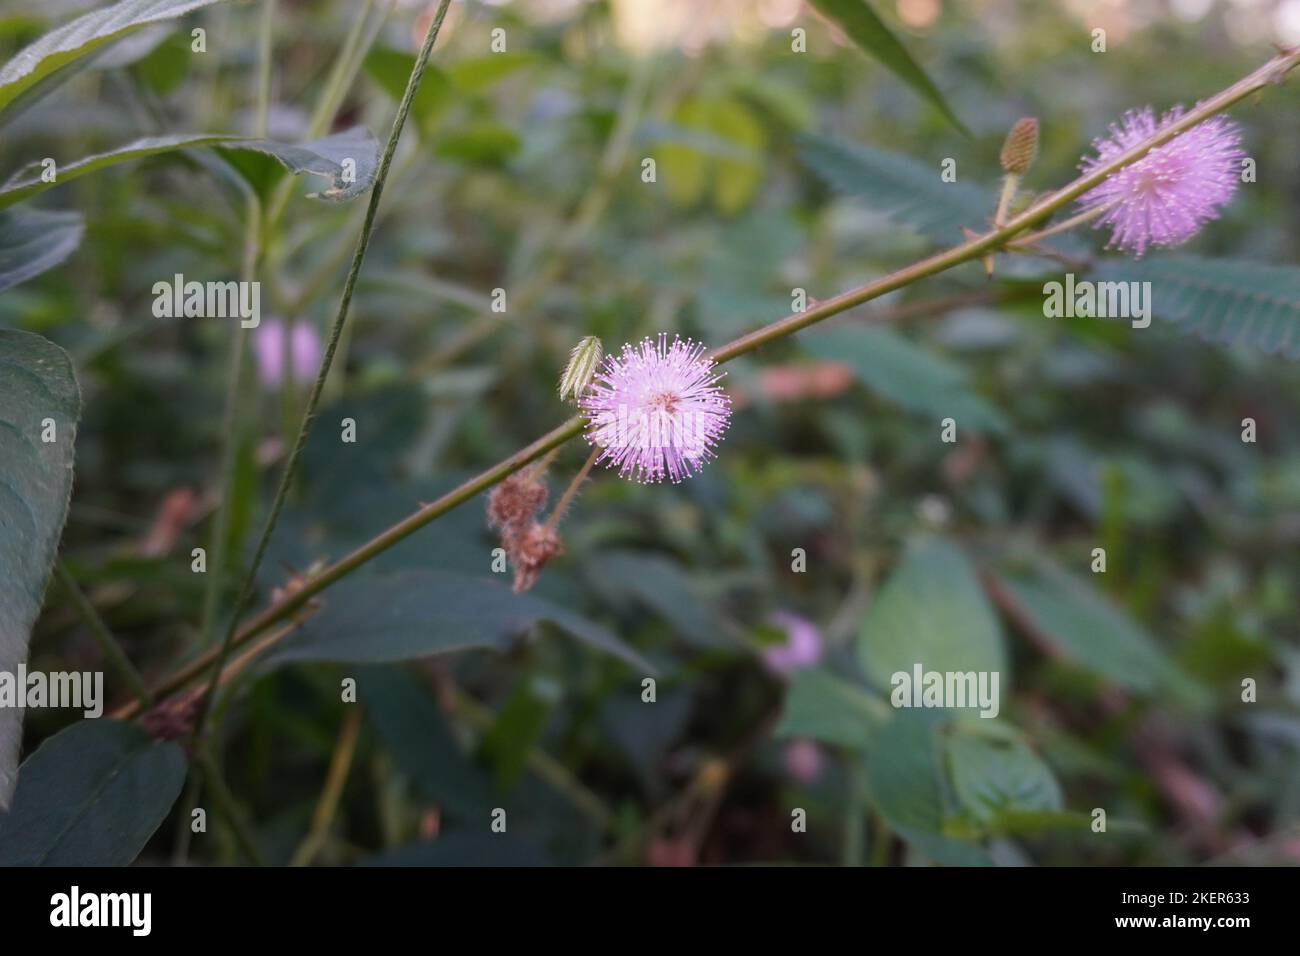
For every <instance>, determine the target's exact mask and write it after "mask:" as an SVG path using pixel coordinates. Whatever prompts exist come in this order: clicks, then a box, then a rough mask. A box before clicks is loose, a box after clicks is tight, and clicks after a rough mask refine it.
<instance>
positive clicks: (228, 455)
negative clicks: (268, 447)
mask: <svg viewBox="0 0 1300 956" xmlns="http://www.w3.org/2000/svg"><path fill="white" fill-rule="evenodd" d="M247 208H248V212H247V215H246V217H245V229H244V261H243V265H242V266H241V267H240V270H239V278H240V281H242V282H246V283H247V282H252V281H253V280H254V278H255V277H256V273H257V262H258V258H259V257H260V254H261V242H260V237H261V206H260V204H259V203H258V201H257V197H256V196H253V195H251V194H250V195H249V197H248V204H247ZM247 352H248V329H246V328H244V325H243V323H242V322H241V323H240V324H239V328H238V329H236V330H235V340H234V342H233V343H231V346H230V371H229V372H228V373H227V374H226V405H225V411H224V412H223V417H222V429H221V431H222V451H221V500H220V501H219V502H218V503H217V511H216V514H215V515H214V516H213V521H212V534H211V537H210V538H209V540H208V551H209V555H208V557H209V559H210V560H209V561H208V570H207V575H208V578H207V586H206V587H205V588H204V591H203V616H202V618H201V620H200V623H199V638H200V640H201V641H202V643H203V644H204V645H207V644H208V643H209V642H210V641H211V639H212V631H213V627H214V626H215V623H216V619H217V607H218V605H219V604H220V601H221V582H222V578H223V577H224V575H225V571H226V546H227V545H228V544H229V543H230V526H231V521H232V519H233V517H234V508H233V507H232V501H231V498H232V496H233V495H234V492H235V472H236V470H237V468H238V465H239V438H240V429H239V403H240V399H241V398H242V396H243V391H244V356H245V354H246V353H247Z"/></svg>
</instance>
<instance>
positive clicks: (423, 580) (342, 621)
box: [264, 569, 655, 674]
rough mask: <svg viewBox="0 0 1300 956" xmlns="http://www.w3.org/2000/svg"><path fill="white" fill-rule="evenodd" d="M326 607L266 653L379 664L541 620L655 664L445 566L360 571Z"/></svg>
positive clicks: (586, 627) (543, 604)
mask: <svg viewBox="0 0 1300 956" xmlns="http://www.w3.org/2000/svg"><path fill="white" fill-rule="evenodd" d="M322 600H323V602H324V604H325V606H324V607H323V608H322V609H321V610H320V612H319V613H318V614H317V615H316V616H314V617H313V618H311V620H309V621H308V622H307V623H306V624H305V625H304V626H303V627H302V628H301V629H300V630H298V631H297V632H295V633H294V634H292V635H291V636H290V637H288V638H286V639H285V640H284V641H283V642H281V643H280V644H277V645H276V646H275V647H274V648H273V649H272V650H271V651H270V652H269V653H268V654H267V656H266V659H265V662H264V663H265V666H267V667H271V666H275V665H279V664H286V663H291V662H298V661H335V662H344V663H354V662H356V663H360V662H365V663H381V662H392V661H404V660H412V659H415V658H420V657H427V656H430V655H433V654H447V653H451V652H454V651H464V650H471V649H475V648H479V649H486V650H498V651H500V650H505V649H506V648H508V647H509V646H510V645H511V643H512V642H513V641H514V640H515V639H516V638H518V637H519V636H521V635H522V634H524V633H525V632H526V631H528V630H529V629H530V628H532V627H533V626H534V625H536V624H540V623H542V622H543V621H547V622H550V623H552V624H554V625H556V626H557V627H559V628H560V629H561V630H562V631H564V632H565V633H567V634H571V635H572V636H573V637H575V638H577V639H578V640H580V641H582V642H583V643H584V644H588V645H590V646H591V647H593V648H596V649H597V650H600V651H604V652H605V653H608V654H612V655H613V656H615V657H617V658H619V659H620V660H622V661H624V662H625V663H627V664H630V665H632V666H633V667H636V668H637V669H638V671H640V672H643V673H646V674H653V673H655V668H654V666H653V665H652V664H650V663H649V662H648V661H646V660H645V659H644V658H642V657H641V656H640V655H639V654H637V653H636V651H634V650H632V649H631V648H630V647H628V646H627V645H626V644H624V643H623V642H622V641H620V640H619V639H618V638H616V637H614V635H612V634H610V633H609V632H608V631H606V630H605V629H604V628H603V627H600V626H599V625H597V624H594V623H592V622H591V621H589V620H587V619H586V618H584V617H581V616H580V615H577V614H574V613H573V612H572V611H568V610H565V609H564V608H562V607H558V606H557V605H555V604H552V603H551V602H549V601H546V600H543V599H542V598H539V597H536V596H535V595H532V594H514V593H513V592H511V590H510V589H509V588H508V587H506V586H505V585H504V584H501V583H500V582H498V581H493V580H489V579H485V578H473V577H468V576H465V575H460V574H449V573H447V572H445V571H430V570H425V569H407V570H402V571H395V572H393V573H391V574H359V575H352V576H351V577H349V578H347V579H345V580H344V581H342V582H340V583H339V584H338V585H336V586H335V587H332V588H330V589H329V591H328V592H326V593H325V594H324V595H323V597H322Z"/></svg>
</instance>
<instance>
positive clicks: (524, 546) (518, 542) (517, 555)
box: [510, 522, 564, 594]
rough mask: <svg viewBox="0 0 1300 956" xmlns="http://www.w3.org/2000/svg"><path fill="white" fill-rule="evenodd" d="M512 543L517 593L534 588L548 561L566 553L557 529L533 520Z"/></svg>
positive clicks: (511, 549) (511, 557)
mask: <svg viewBox="0 0 1300 956" xmlns="http://www.w3.org/2000/svg"><path fill="white" fill-rule="evenodd" d="M511 544H512V545H513V547H512V548H510V552H511V553H510V560H511V561H512V562H514V566H515V581H514V590H515V593H517V594H521V593H523V592H524V591H529V590H532V587H533V585H534V584H536V583H537V578H538V575H540V574H541V573H542V568H544V567H545V566H546V562H547V561H550V560H551V558H553V557H555V556H556V555H557V554H563V553H564V545H563V544H561V542H560V536H559V534H557V533H556V531H555V529H554V528H551V527H549V526H547V525H544V524H538V523H537V522H533V524H532V525H531V526H529V527H528V529H527V530H525V531H524V532H523V533H522V534H520V535H519V537H518V538H515V539H514V540H513V541H512V542H511Z"/></svg>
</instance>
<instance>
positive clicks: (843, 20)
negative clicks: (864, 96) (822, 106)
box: [810, 0, 968, 133]
mask: <svg viewBox="0 0 1300 956" xmlns="http://www.w3.org/2000/svg"><path fill="white" fill-rule="evenodd" d="M810 2H811V3H812V6H813V9H815V10H817V11H818V12H819V13H820V14H821V15H822V16H824V17H826V18H827V19H828V20H830V21H831V22H832V23H834V24H835V25H836V26H838V27H839V28H840V29H841V30H843V31H844V33H845V34H846V35H847V36H848V38H849V39H850V40H852V41H853V42H854V43H856V44H857V45H858V46H859V47H860V48H861V49H862V51H863V52H864V53H866V54H867V55H868V56H871V57H873V58H874V59H876V60H879V61H880V63H881V64H883V65H884V66H885V67H887V68H888V69H889V70H890V71H892V72H893V73H894V75H895V76H897V77H898V78H899V79H901V80H902V81H903V82H904V83H906V84H907V85H908V86H910V87H912V89H914V90H915V91H916V92H917V93H919V94H921V96H923V97H924V98H925V99H927V100H929V101H930V102H931V103H932V104H933V105H934V106H935V107H936V108H937V109H938V110H939V112H940V113H942V114H943V115H944V118H945V119H947V120H948V122H950V123H951V124H952V125H953V126H955V127H956V128H957V129H959V130H961V132H963V133H968V130H967V129H966V127H965V126H963V125H962V123H961V120H959V119H957V115H956V114H955V113H954V112H953V111H952V109H951V108H950V107H949V106H948V101H947V100H945V99H944V98H943V94H942V93H940V92H939V88H938V87H937V86H935V85H934V81H932V80H931V79H930V77H929V76H928V75H927V74H926V72H925V71H924V70H923V69H921V67H920V66H919V65H918V64H917V62H916V60H914V59H912V55H911V54H910V53H908V52H907V48H906V47H905V46H903V44H902V43H900V42H899V41H898V38H897V37H895V36H894V34H893V33H891V32H890V30H889V28H888V27H887V26H885V24H884V22H883V21H882V20H881V19H880V17H879V16H877V14H876V11H875V10H873V9H872V8H871V5H870V4H869V3H867V2H866V0H810Z"/></svg>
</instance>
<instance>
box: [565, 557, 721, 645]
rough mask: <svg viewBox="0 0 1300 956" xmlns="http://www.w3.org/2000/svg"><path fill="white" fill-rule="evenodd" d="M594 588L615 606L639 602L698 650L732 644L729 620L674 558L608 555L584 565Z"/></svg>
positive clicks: (590, 559)
mask: <svg viewBox="0 0 1300 956" xmlns="http://www.w3.org/2000/svg"><path fill="white" fill-rule="evenodd" d="M584 571H585V573H586V576H587V579H588V581H589V582H590V584H591V586H592V588H594V589H595V590H596V592H597V593H598V594H600V595H601V597H603V598H604V599H605V600H606V601H607V602H608V603H609V604H610V605H611V606H613V607H616V608H620V607H626V606H627V605H628V604H630V603H631V604H638V605H641V606H642V607H646V608H649V609H650V610H651V611H653V612H655V613H656V614H658V615H659V617H661V618H663V620H664V621H666V622H667V623H668V625H669V626H670V627H671V628H672V629H673V632H674V634H675V635H676V636H677V637H679V638H681V639H682V640H684V641H687V642H688V643H690V644H693V645H694V646H696V647H705V648H710V647H722V646H728V643H729V642H728V641H727V639H726V636H725V634H724V633H723V627H724V624H723V622H722V621H721V620H720V619H719V618H718V616H717V615H716V614H715V613H714V610H713V608H712V607H711V606H710V605H709V604H708V603H707V602H706V601H705V600H704V598H703V596H702V595H701V594H700V593H699V591H698V590H697V589H696V586H695V582H694V581H693V580H692V578H691V576H690V574H689V573H688V572H687V571H686V569H685V568H683V567H682V566H681V565H680V564H678V563H677V562H675V561H673V560H672V559H671V558H667V557H664V556H663V555H658V554H640V553H637V552H633V551H602V552H600V553H598V554H595V555H592V556H591V557H590V558H589V559H588V560H587V562H586V563H585V565H584Z"/></svg>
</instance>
